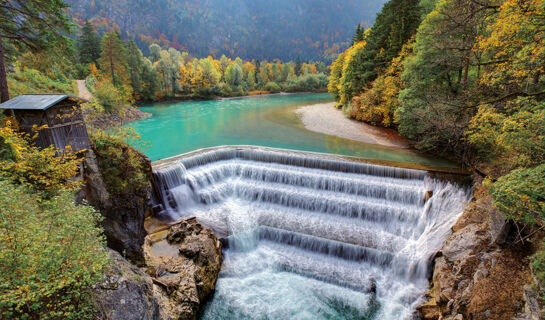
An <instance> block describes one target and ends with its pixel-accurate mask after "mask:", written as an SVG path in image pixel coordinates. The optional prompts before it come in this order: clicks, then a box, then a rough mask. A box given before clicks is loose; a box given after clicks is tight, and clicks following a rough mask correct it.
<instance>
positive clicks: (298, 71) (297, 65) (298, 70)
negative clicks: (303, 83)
mask: <svg viewBox="0 0 545 320" xmlns="http://www.w3.org/2000/svg"><path fill="white" fill-rule="evenodd" d="M302 67H303V64H302V63H301V58H300V57H297V59H296V60H295V75H296V76H300V75H301V68H302Z"/></svg>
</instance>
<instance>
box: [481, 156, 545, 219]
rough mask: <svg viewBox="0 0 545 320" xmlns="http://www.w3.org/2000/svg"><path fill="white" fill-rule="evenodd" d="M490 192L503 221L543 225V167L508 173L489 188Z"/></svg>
mask: <svg viewBox="0 0 545 320" xmlns="http://www.w3.org/2000/svg"><path fill="white" fill-rule="evenodd" d="M490 193H491V195H492V197H493V198H494V205H495V206H496V207H497V208H498V209H499V210H500V211H501V212H502V213H503V214H504V215H505V216H506V217H507V218H510V219H514V220H515V221H521V222H524V223H528V224H532V225H534V224H537V225H539V226H543V225H545V223H544V220H545V164H542V165H540V166H537V167H535V168H532V169H517V170H513V171H511V172H510V173H509V174H507V175H505V176H503V177H500V178H499V179H498V180H497V181H496V182H495V183H494V184H493V185H492V187H491V189H490Z"/></svg>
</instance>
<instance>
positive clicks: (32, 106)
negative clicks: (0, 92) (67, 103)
mask: <svg viewBox="0 0 545 320" xmlns="http://www.w3.org/2000/svg"><path fill="white" fill-rule="evenodd" d="M65 99H74V100H79V101H82V102H87V100H85V99H82V98H78V97H75V96H71V95H67V94H23V95H20V96H17V97H15V98H13V99H11V100H8V101H6V102H4V103H2V104H0V109H11V110H47V109H49V108H50V107H51V106H54V105H55V104H57V103H59V102H61V101H63V100H65Z"/></svg>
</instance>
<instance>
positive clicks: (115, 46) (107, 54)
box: [98, 32, 129, 86]
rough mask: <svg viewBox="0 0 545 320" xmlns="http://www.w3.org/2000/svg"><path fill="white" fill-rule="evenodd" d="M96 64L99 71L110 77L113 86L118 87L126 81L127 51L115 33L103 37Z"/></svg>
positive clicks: (127, 68)
mask: <svg viewBox="0 0 545 320" xmlns="http://www.w3.org/2000/svg"><path fill="white" fill-rule="evenodd" d="M98 62H99V65H100V69H101V71H102V72H103V73H105V74H108V75H109V76H110V77H111V80H112V84H113V85H114V86H119V85H121V84H122V82H123V81H125V80H128V78H129V75H128V72H129V67H128V62H127V49H126V48H125V45H124V44H123V41H121V39H120V38H119V35H118V34H117V33H116V32H109V33H106V34H105V35H104V38H103V39H102V52H101V53H100V59H99V60H98Z"/></svg>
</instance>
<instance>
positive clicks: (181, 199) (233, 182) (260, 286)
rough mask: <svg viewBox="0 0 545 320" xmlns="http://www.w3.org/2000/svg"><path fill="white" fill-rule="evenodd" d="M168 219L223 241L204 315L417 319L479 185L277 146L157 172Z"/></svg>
mask: <svg viewBox="0 0 545 320" xmlns="http://www.w3.org/2000/svg"><path fill="white" fill-rule="evenodd" d="M154 176H155V181H156V184H157V186H158V189H159V190H160V193H161V194H160V195H159V197H160V198H161V199H160V201H161V203H162V204H163V206H164V210H163V212H162V216H163V218H167V219H170V220H178V219H180V218H182V217H187V216H196V217H197V219H198V220H199V221H200V222H201V223H203V224H204V225H206V226H208V227H210V228H212V229H213V230H214V231H215V232H216V233H217V234H218V235H219V236H220V237H222V238H223V239H222V242H223V243H224V247H225V249H224V267H223V268H222V271H221V273H220V278H219V280H218V284H217V288H216V294H215V296H214V299H212V301H211V302H210V303H208V305H207V307H206V309H205V311H204V313H203V318H205V319H214V318H217V317H225V315H226V314H229V315H231V318H232V319H240V318H249V319H263V318H265V319H269V318H270V319H275V318H283V319H287V318H289V319H309V318H311V319H320V318H327V319H328V318H341V319H342V318H357V319H410V318H411V317H413V316H414V309H415V307H416V306H417V305H418V304H419V303H421V302H422V301H421V300H422V296H423V294H424V292H425V290H426V288H427V285H428V277H429V275H430V264H431V261H432V259H433V256H434V254H435V253H436V252H437V251H438V250H439V249H440V248H441V246H442V244H443V243H444V241H445V240H446V238H447V237H448V235H449V233H450V228H451V226H452V225H453V224H454V222H455V221H456V219H457V218H458V216H459V215H460V214H461V213H462V211H463V209H464V206H465V202H467V201H468V199H469V197H470V189H469V188H464V187H460V186H458V185H457V184H454V183H450V182H448V181H442V180H437V179H434V178H432V176H431V175H430V174H428V172H426V171H423V170H413V169H405V168H398V167H388V166H381V165H374V164H368V163H363V162H357V161H349V160H347V159H343V158H340V157H333V156H325V155H324V156H321V155H317V154H312V153H302V152H290V151H285V150H273V149H219V150H210V151H206V152H201V153H194V154H190V155H187V156H182V157H178V158H177V159H173V160H172V161H168V162H166V163H162V164H161V165H159V166H157V167H154Z"/></svg>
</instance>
